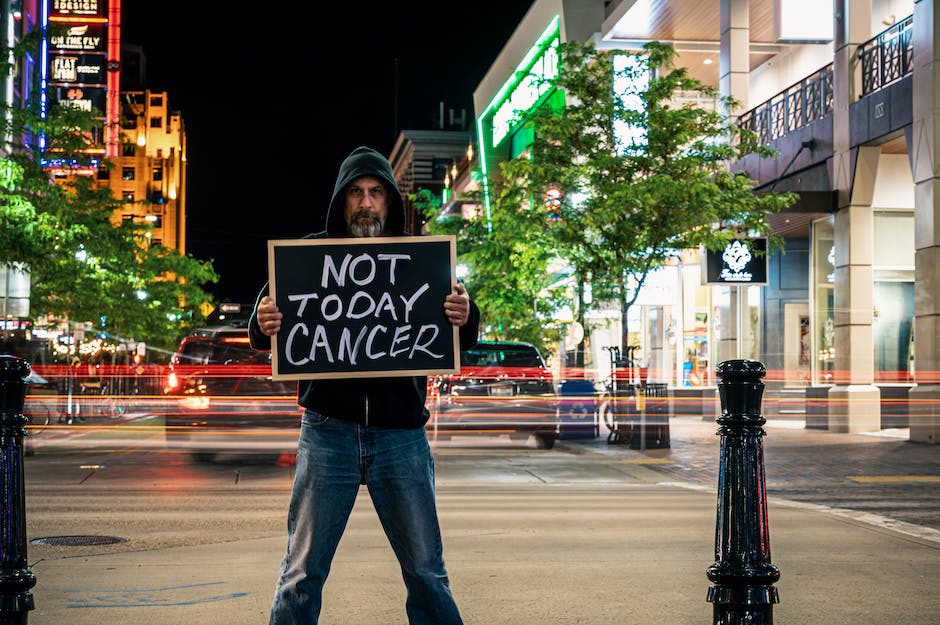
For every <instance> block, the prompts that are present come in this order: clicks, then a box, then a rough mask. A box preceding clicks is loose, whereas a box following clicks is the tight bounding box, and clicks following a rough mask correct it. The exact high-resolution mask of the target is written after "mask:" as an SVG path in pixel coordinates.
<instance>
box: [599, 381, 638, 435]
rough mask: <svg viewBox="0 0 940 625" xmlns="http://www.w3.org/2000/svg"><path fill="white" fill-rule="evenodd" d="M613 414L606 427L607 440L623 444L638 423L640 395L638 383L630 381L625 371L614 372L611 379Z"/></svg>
mask: <svg viewBox="0 0 940 625" xmlns="http://www.w3.org/2000/svg"><path fill="white" fill-rule="evenodd" d="M612 382H613V402H612V409H613V414H612V415H611V420H610V422H609V423H608V425H607V427H608V429H610V433H609V434H608V435H607V442H608V443H611V444H618V445H623V444H626V443H627V442H629V440H630V436H631V432H632V431H633V429H634V428H635V427H636V426H637V425H638V424H639V416H640V409H641V407H642V401H643V398H642V395H641V392H640V391H639V385H637V384H635V383H634V382H632V381H630V380H629V378H628V377H627V375H626V372H621V371H617V372H615V374H614V376H613V379H612Z"/></svg>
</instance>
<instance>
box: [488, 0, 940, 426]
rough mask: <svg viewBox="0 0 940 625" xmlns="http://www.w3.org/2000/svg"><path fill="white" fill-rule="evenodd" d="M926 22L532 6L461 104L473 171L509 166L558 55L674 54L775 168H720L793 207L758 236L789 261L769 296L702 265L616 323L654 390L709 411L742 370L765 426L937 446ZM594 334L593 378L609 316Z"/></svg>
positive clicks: (858, 7)
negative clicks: (631, 331) (735, 363)
mask: <svg viewBox="0 0 940 625" xmlns="http://www.w3.org/2000/svg"><path fill="white" fill-rule="evenodd" d="M938 19H940V17H938V15H937V13H936V12H935V11H934V4H933V2H932V1H931V0H917V1H910V0H908V1H904V0H835V2H833V3H826V2H824V3H808V2H797V1H795V0H720V1H719V2H715V3H692V2H684V1H682V0H663V1H661V2H657V1H652V0H614V1H611V2H603V1H602V0H536V1H535V2H533V4H532V7H531V8H530V9H529V11H528V13H527V14H526V15H525V16H524V18H523V19H522V21H521V22H520V23H519V25H518V26H517V28H516V30H515V31H514V32H513V34H512V36H511V37H510V39H509V40H508V41H507V42H506V43H505V45H504V47H503V49H502V51H501V53H500V54H499V56H498V57H497V59H496V60H495V62H494V63H493V64H492V65H491V67H490V69H489V70H488V71H487V73H486V74H485V76H484V77H483V79H482V80H481V82H480V83H479V85H478V86H477V88H476V90H475V91H474V116H475V118H476V126H477V138H476V139H477V142H478V144H479V151H480V163H481V167H482V169H483V170H484V171H486V170H488V169H492V168H493V167H495V165H496V163H498V161H499V160H502V159H507V158H515V157H517V156H518V155H520V154H523V153H524V151H525V149H526V147H527V145H528V144H529V143H530V142H531V132H529V131H528V129H527V128H526V119H527V116H526V114H525V111H527V110H533V107H538V106H541V105H542V104H543V103H544V102H546V101H548V100H549V99H550V98H558V97H563V96H561V95H558V94H557V93H555V92H554V91H553V90H552V89H551V88H549V87H546V86H545V85H546V83H545V81H544V80H535V78H536V77H538V78H541V79H546V78H547V79H549V80H550V79H551V77H552V72H557V71H558V68H557V64H556V61H557V59H553V58H552V57H551V50H552V45H553V42H554V41H569V40H577V41H582V42H592V43H593V44H594V45H595V46H596V47H598V48H603V49H613V50H624V51H631V52H636V51H640V50H641V49H642V46H643V45H644V44H645V43H646V42H648V41H661V42H668V43H670V44H672V45H673V47H674V48H675V49H676V51H677V52H678V58H677V60H676V64H677V65H678V66H681V67H687V68H689V70H690V73H691V74H692V75H693V76H695V77H696V78H699V79H700V80H702V81H703V82H704V83H706V84H708V85H711V86H714V87H715V88H717V89H719V91H720V93H721V94H722V95H723V96H731V97H733V98H734V99H735V100H737V101H738V102H739V103H740V106H739V107H738V108H737V109H735V110H730V111H725V112H726V113H727V114H728V116H729V118H730V119H731V120H732V122H734V123H739V124H741V125H744V126H746V127H748V128H751V129H753V130H755V131H756V132H758V134H759V135H760V137H761V139H762V141H763V142H764V143H766V144H768V145H770V146H772V147H773V148H775V149H776V155H775V157H773V158H759V157H757V156H756V155H754V156H752V157H748V158H745V159H743V160H742V161H740V162H737V163H734V164H732V168H733V169H736V170H744V171H746V172H747V174H748V176H749V177H751V178H753V179H754V180H755V181H756V190H757V191H758V192H761V191H769V190H776V191H793V192H796V193H797V194H799V201H798V202H797V204H796V205H795V206H793V207H791V208H790V209H789V210H788V211H787V212H786V213H781V214H777V215H774V216H773V219H772V227H773V231H774V232H775V233H776V234H779V235H781V236H783V237H784V238H785V247H784V250H782V251H781V252H776V253H771V254H769V255H768V256H769V258H768V259H767V267H766V278H765V281H764V282H761V283H759V284H750V285H749V284H743V283H736V284H719V283H713V282H711V281H710V280H709V278H708V276H709V274H708V273H707V271H706V260H707V259H706V256H705V255H704V254H701V253H700V251H699V250H687V251H686V252H685V253H684V254H683V257H682V258H681V259H680V261H679V262H677V263H676V265H675V266H674V267H668V268H665V270H664V271H662V272H659V275H658V276H657V277H656V279H655V285H654V288H652V289H651V293H650V294H649V296H648V297H647V298H646V301H644V302H643V304H642V305H640V306H636V307H635V308H636V309H637V310H636V314H637V319H636V320H635V321H634V320H632V319H631V327H635V328H639V330H638V331H637V335H636V337H635V342H636V343H637V344H638V345H640V347H641V349H640V353H641V355H642V358H643V359H644V360H645V363H644V364H646V365H648V367H649V369H648V370H649V375H650V378H651V379H652V380H655V381H658V382H665V383H668V384H669V385H670V386H671V387H672V388H673V389H676V390H679V389H689V390H696V389H697V390H698V392H699V394H700V396H701V398H702V401H703V402H704V403H705V404H709V403H713V402H714V388H715V387H714V384H715V380H714V379H713V372H714V369H715V366H716V365H717V364H718V363H719V362H721V361H723V360H727V359H732V358H752V359H757V360H760V361H762V362H763V363H764V364H765V365H766V366H767V368H768V371H769V375H768V380H767V382H768V391H771V390H772V391H773V397H774V401H772V402H767V401H765V404H764V407H765V413H771V414H776V415H779V416H781V417H782V416H786V414H787V413H788V412H791V411H792V412H793V413H799V414H800V416H803V413H804V411H805V418H806V423H807V426H808V427H822V428H828V429H830V430H833V431H843V432H860V431H871V430H877V429H879V428H883V427H892V426H897V425H899V424H903V425H909V427H910V439H911V440H912V441H920V442H928V443H936V442H937V441H938V434H940V431H938V429H940V415H937V414H936V412H937V408H936V401H935V400H936V399H937V398H938V397H940V386H938V385H937V383H936V381H935V379H934V377H935V376H936V372H937V371H938V368H940V367H938V365H940V363H938V357H940V338H938V337H940V322H938V320H940V299H938V298H937V297H936V295H935V294H936V293H937V292H940V290H938V288H937V284H936V282H937V279H938V278H937V276H940V252H938V249H940V248H938V239H940V234H938V230H937V228H936V227H935V224H936V223H937V221H938V216H940V199H938V198H940V194H937V193H936V192H935V188H936V187H937V183H936V180H937V175H936V172H937V166H936V165H935V163H937V162H938V159H937V154H936V152H937V148H936V145H937V133H936V128H937V127H938V126H937V119H936V112H935V111H936V110H937V102H936V98H937V97H938V96H937V94H938V93H940V89H938V84H940V73H938V69H937V67H938V63H937V61H936V59H937V58H938V57H940V55H938V54H937V43H936V38H935V32H936V30H937V26H938ZM520 112H521V114H520ZM591 314H592V315H593V318H592V319H589V322H590V323H589V328H588V333H589V336H590V338H591V344H592V347H593V350H592V351H593V357H594V359H593V360H594V365H595V368H596V370H597V373H596V375H597V376H598V377H603V375H605V371H604V368H605V366H607V365H606V361H607V359H606V358H605V357H604V355H603V353H602V350H603V348H604V347H608V346H611V345H618V343H619V336H618V335H617V333H616V332H614V333H611V332H610V331H609V330H608V329H607V328H609V326H610V325H611V324H610V323H609V321H608V320H609V318H610V317H611V316H612V315H618V314H619V313H618V312H617V311H615V310H611V309H606V308H604V307H603V306H595V307H594V309H593V310H592V312H591ZM915 327H916V332H915ZM915 335H916V340H915V338H914V337H915ZM632 338H633V337H631V339H632ZM693 374H694V375H693ZM908 398H909V399H911V401H910V404H909V405H910V408H909V411H910V413H909V414H906V413H905V411H906V410H907V408H906V406H907V405H908V404H907V403H906V402H904V401H903V400H905V399H908ZM901 404H903V405H904V406H905V408H899V406H900V405H901Z"/></svg>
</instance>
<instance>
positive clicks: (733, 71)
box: [702, 0, 751, 362]
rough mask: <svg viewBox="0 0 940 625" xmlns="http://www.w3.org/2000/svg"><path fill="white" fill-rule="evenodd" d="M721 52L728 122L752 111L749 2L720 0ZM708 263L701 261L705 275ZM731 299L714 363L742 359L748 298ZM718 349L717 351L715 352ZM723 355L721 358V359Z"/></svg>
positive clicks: (734, 293) (733, 295) (733, 292)
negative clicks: (730, 101) (729, 103)
mask: <svg viewBox="0 0 940 625" xmlns="http://www.w3.org/2000/svg"><path fill="white" fill-rule="evenodd" d="M720 11H721V21H720V30H721V33H720V34H721V48H720V54H719V61H718V91H719V93H720V94H721V95H722V96H723V97H727V96H730V97H732V98H734V99H735V100H737V101H738V102H739V103H740V104H739V106H738V107H737V108H735V109H733V110H727V111H722V113H723V114H724V115H726V116H727V117H728V120H729V122H733V121H734V120H736V119H737V118H738V115H739V114H740V113H741V112H742V111H747V110H749V108H750V103H749V102H748V85H749V81H750V73H751V65H750V60H749V56H750V38H751V31H750V19H749V14H748V0H721V2H720ZM704 267H705V259H704V258H703V259H702V271H704V270H705V269H704ZM722 288H727V289H728V291H729V295H728V297H726V298H725V297H723V298H722V301H721V341H720V345H717V346H712V353H714V354H715V356H714V357H715V362H718V359H719V358H720V359H721V360H730V359H735V358H742V357H743V356H742V353H741V349H740V345H739V341H741V340H743V337H741V336H738V330H739V323H738V321H739V317H740V315H741V314H742V311H743V310H744V304H743V303H742V302H741V299H742V298H743V297H745V295H744V294H743V292H742V289H741V288H739V287H737V286H735V285H729V286H728V287H722ZM716 348H717V349H716ZM719 354H720V356H719Z"/></svg>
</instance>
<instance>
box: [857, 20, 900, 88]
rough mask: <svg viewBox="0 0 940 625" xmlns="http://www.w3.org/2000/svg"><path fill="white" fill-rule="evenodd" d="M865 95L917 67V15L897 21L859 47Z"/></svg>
mask: <svg viewBox="0 0 940 625" xmlns="http://www.w3.org/2000/svg"><path fill="white" fill-rule="evenodd" d="M858 55H859V58H860V59H861V61H862V93H861V95H863V96H865V95H868V94H870V93H874V92H875V91H878V90H879V89H882V88H884V87H886V86H888V85H890V84H891V83H893V82H895V81H897V80H900V79H901V78H903V77H904V76H907V75H908V74H910V73H911V72H912V71H913V70H914V16H913V15H911V16H909V17H907V18H905V19H903V20H901V21H900V22H898V23H896V24H894V25H893V26H891V27H890V28H888V29H887V30H885V31H883V32H882V33H880V34H878V35H875V36H874V37H873V38H871V39H869V40H868V41H866V42H865V43H863V44H862V45H861V46H859V49H858Z"/></svg>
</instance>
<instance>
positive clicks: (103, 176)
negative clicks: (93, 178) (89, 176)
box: [98, 165, 111, 180]
mask: <svg viewBox="0 0 940 625" xmlns="http://www.w3.org/2000/svg"><path fill="white" fill-rule="evenodd" d="M110 179H111V171H110V170H109V169H108V168H107V167H104V166H103V165H99V166H98V180H110Z"/></svg>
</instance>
